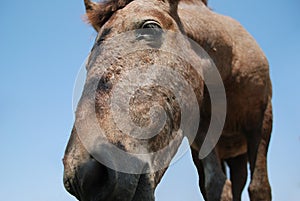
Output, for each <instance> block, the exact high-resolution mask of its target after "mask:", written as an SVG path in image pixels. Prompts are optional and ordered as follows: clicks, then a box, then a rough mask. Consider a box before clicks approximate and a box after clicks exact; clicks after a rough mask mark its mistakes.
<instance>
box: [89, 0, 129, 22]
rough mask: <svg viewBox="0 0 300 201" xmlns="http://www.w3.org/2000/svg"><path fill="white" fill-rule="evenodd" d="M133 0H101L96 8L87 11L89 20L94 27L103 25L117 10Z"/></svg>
mask: <svg viewBox="0 0 300 201" xmlns="http://www.w3.org/2000/svg"><path fill="white" fill-rule="evenodd" d="M131 1H133V0H105V1H102V2H99V3H98V4H97V6H96V7H95V9H94V10H92V11H90V12H87V17H88V21H89V23H90V24H91V25H93V26H94V27H102V26H103V25H104V24H105V22H106V21H107V20H108V19H109V18H110V17H111V16H112V15H113V13H114V12H115V11H117V10H119V9H122V8H124V7H125V6H126V5H127V4H129V3H130V2H131Z"/></svg>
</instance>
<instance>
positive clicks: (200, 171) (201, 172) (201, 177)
mask: <svg viewBox="0 0 300 201" xmlns="http://www.w3.org/2000/svg"><path fill="white" fill-rule="evenodd" d="M191 150H192V157H193V161H194V164H195V166H196V168H197V171H198V175H199V187H200V190H201V193H202V196H203V198H204V200H207V197H206V190H205V182H204V179H205V178H204V170H203V165H202V163H201V160H200V159H199V157H198V152H199V151H197V150H195V149H193V148H192V147H191Z"/></svg>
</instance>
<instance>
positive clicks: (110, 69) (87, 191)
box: [64, 0, 203, 201]
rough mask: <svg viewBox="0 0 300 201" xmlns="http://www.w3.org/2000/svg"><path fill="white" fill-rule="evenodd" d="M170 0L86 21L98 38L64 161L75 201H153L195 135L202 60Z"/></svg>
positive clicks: (145, 3) (139, 3)
mask: <svg viewBox="0 0 300 201" xmlns="http://www.w3.org/2000/svg"><path fill="white" fill-rule="evenodd" d="M170 2H171V3H169V2H167V1H165V2H164V1H160V0H153V1H141V0H136V1H132V2H131V3H129V4H127V5H126V6H125V7H124V8H122V9H118V10H117V11H115V12H114V13H113V14H112V16H111V17H110V18H109V19H108V20H107V21H106V22H105V23H103V22H101V23H103V24H101V23H100V24H97V23H98V21H97V20H95V15H96V14H95V13H97V12H96V11H95V12H94V13H93V15H90V20H91V23H92V25H93V26H94V27H95V28H96V30H98V37H97V39H96V41H95V45H94V47H93V49H92V51H91V53H90V56H89V59H88V62H87V65H86V68H87V79H86V83H85V86H84V90H83V93H82V97H81V99H80V102H79V103H78V107H77V111H76V120H75V124H74V127H73V130H72V135H71V138H70V140H69V143H68V146H67V149H66V152H65V157H64V167H65V169H64V184H65V187H66V189H67V190H68V191H69V192H70V193H71V194H73V195H75V196H76V197H77V198H78V199H79V200H85V201H89V200H95V201H100V200H114V201H117V200H122V201H127V200H128V201H131V200H153V199H154V189H155V187H156V185H157V184H158V182H159V181H160V179H161V177H162V175H163V173H164V171H165V169H166V167H167V166H168V165H169V163H170V161H171V159H172V157H173V156H174V154H175V153H176V151H177V148H178V147H179V145H180V143H181V140H182V138H183V133H184V134H187V135H188V134H190V133H191V134H194V133H195V132H196V131H197V126H198V122H197V121H199V114H198V112H199V110H198V109H197V108H198V104H200V102H201V98H202V90H203V82H202V78H201V70H199V68H198V70H195V65H199V64H200V63H201V60H199V57H198V55H197V54H195V52H194V50H193V49H192V48H191V46H190V43H189V41H188V40H187V39H186V38H185V37H184V36H183V34H182V33H181V28H180V22H179V21H178V16H177V2H176V1H171V0H170ZM103 10H105V9H103ZM195 105H196V106H195ZM183 110H184V111H183ZM195 116H196V117H195ZM183 119H184V121H185V122H186V123H185V124H184V123H182V121H183ZM195 122H196V123H195Z"/></svg>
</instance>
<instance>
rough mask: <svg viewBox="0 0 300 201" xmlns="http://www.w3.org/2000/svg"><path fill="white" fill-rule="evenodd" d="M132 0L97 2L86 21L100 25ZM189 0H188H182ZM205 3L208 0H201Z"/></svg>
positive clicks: (96, 25)
mask: <svg viewBox="0 0 300 201" xmlns="http://www.w3.org/2000/svg"><path fill="white" fill-rule="evenodd" d="M132 1H133V0H104V1H102V2H99V3H97V5H96V7H95V8H94V10H92V11H89V12H87V17H88V22H89V23H90V24H91V25H92V26H94V27H98V28H100V27H102V26H103V25H104V24H105V22H106V21H107V20H108V19H109V18H110V17H111V16H112V15H113V13H114V12H116V11H117V10H119V9H122V8H124V7H125V6H126V5H127V4H129V3H130V2H132ZM182 1H189V0H182ZM201 1H202V2H203V3H204V4H205V5H207V1H208V0H201Z"/></svg>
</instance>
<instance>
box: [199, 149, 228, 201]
mask: <svg viewBox="0 0 300 201" xmlns="http://www.w3.org/2000/svg"><path fill="white" fill-rule="evenodd" d="M201 162H202V164H203V171H204V175H205V189H206V195H207V200H208V201H219V200H220V201H232V192H231V182H230V181H229V180H228V179H227V177H226V175H225V174H224V172H223V170H222V166H221V161H220V160H219V158H218V156H217V153H216V150H215V149H213V150H212V152H211V153H210V154H209V155H208V156H207V157H205V158H204V159H202V160H201Z"/></svg>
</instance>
